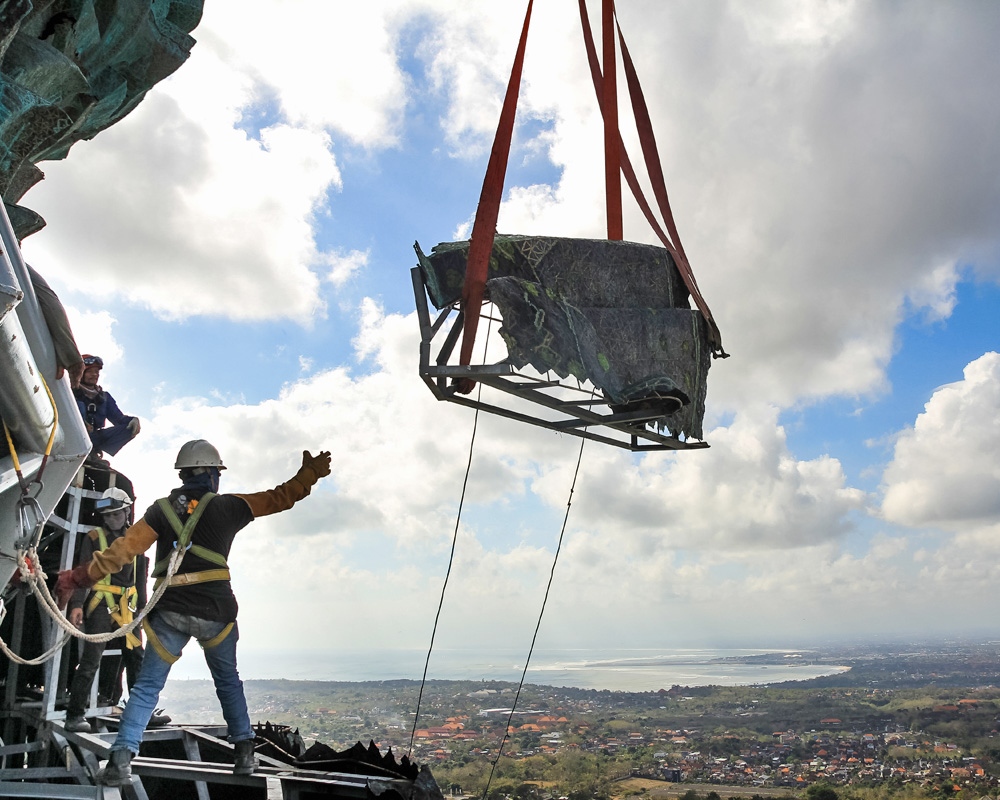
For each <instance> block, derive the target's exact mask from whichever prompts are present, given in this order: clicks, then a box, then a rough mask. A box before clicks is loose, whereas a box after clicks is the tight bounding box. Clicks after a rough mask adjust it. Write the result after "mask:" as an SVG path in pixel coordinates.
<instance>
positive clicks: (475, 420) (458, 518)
mask: <svg viewBox="0 0 1000 800" xmlns="http://www.w3.org/2000/svg"><path fill="white" fill-rule="evenodd" d="M491 322H492V317H487V321H486V337H485V339H484V340H483V363H484V364H485V363H486V349H487V347H488V346H489V341H490V326H491ZM455 324H456V325H461V324H462V318H461V315H459V317H458V318H457V319H456V321H455ZM482 394H483V385H482V384H481V383H480V384H479V388H478V390H477V393H476V415H475V417H474V418H473V421H472V438H471V439H470V440H469V460H468V462H467V463H466V465H465V478H464V479H463V480H462V495H461V497H460V498H459V500H458V515H457V516H456V518H455V530H454V532H453V533H452V536H451V553H450V554H449V556H448V568H447V569H446V570H445V573H444V583H443V584H442V585H441V598H440V599H439V600H438V607H437V613H435V614H434V627H433V628H432V629H431V643H430V646H429V647H428V648H427V659H426V660H425V661H424V675H423V677H422V678H421V679H420V692H419V694H418V695H417V710H416V713H414V715H413V728H412V729H411V730H410V747H409V750H408V751H407V754H408V755H409V754H411V753H413V739H414V737H415V736H416V734H417V723H418V721H419V720H420V704H421V702H422V701H423V698H424V686H425V685H426V683H427V669H428V667H429V665H430V663H431V652H432V651H433V650H434V637H435V636H436V635H437V628H438V620H439V619H441V609H442V607H443V606H444V593H445V591H446V590H447V589H448V578H449V577H450V576H451V566H452V564H453V563H454V561H455V544H456V543H457V542H458V526H459V524H460V523H461V521H462V508H463V507H464V505H465V490H466V488H467V487H468V485H469V473H470V472H471V471H472V451H473V448H474V447H475V444H476V430H477V429H478V428H479V400H480V398H481V397H482Z"/></svg>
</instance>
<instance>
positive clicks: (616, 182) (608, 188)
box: [580, 0, 625, 242]
mask: <svg viewBox="0 0 1000 800" xmlns="http://www.w3.org/2000/svg"><path fill="white" fill-rule="evenodd" d="M580 1H581V2H583V0H580ZM601 26H602V33H603V36H602V45H603V55H604V92H603V94H604V102H603V103H601V108H602V109H603V111H604V195H605V206H606V208H607V218H608V239H611V240H612V241H617V242H620V241H621V240H622V239H623V238H624V237H625V233H624V228H623V226H622V173H621V158H620V156H619V153H620V152H621V150H622V149H624V148H622V147H621V138H622V137H621V134H620V133H619V132H618V81H617V77H616V73H617V69H616V68H617V64H616V62H615V2H614V0H603V2H602V3H601ZM597 94H598V103H600V102H601V98H600V95H601V92H600V91H598V93H597Z"/></svg>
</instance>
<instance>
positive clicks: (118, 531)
mask: <svg viewBox="0 0 1000 800" xmlns="http://www.w3.org/2000/svg"><path fill="white" fill-rule="evenodd" d="M94 505H95V506H96V510H97V512H98V513H99V514H100V515H101V525H100V527H98V528H94V529H93V530H92V531H90V533H89V534H87V536H85V537H84V539H83V546H82V547H81V548H80V563H81V564H88V563H90V559H91V557H92V556H93V554H94V553H95V552H100V551H101V550H104V549H106V548H107V547H108V546H109V545H111V544H113V543H114V542H116V541H117V540H118V539H120V538H122V537H123V536H124V535H125V530H126V528H128V522H129V510H130V509H131V508H132V498H131V497H129V496H128V495H127V494H126V493H125V492H124V491H123V490H121V489H118V488H111V489H108V490H107V491H105V492H104V493H103V494H102V495H101V498H100V500H98V501H96V502H95V504H94ZM135 610H136V586H135V563H134V561H130V562H129V563H127V564H125V565H124V566H123V567H122V569H121V570H119V571H118V572H116V573H114V574H113V575H106V576H105V577H103V578H102V579H101V580H100V581H98V582H97V583H96V584H95V585H94V587H93V588H92V589H90V590H89V591H88V590H87V589H85V588H80V589H78V590H77V591H75V592H74V593H73V597H72V599H71V600H70V603H69V621H70V622H71V623H72V624H73V625H75V626H76V627H77V628H82V629H83V631H84V632H85V633H88V634H97V633H108V632H109V631H112V630H114V629H116V628H121V627H124V626H125V625H127V624H128V623H130V622H131V621H132V614H133V612H134V611H135ZM105 646H106V643H105V642H84V644H83V655H82V656H81V657H80V663H79V664H77V666H76V674H75V675H74V676H73V682H72V684H71V685H70V691H69V704H68V705H67V706H66V730H68V731H75V732H77V733H80V732H83V733H91V732H92V731H91V727H90V723H88V722H87V720H86V719H84V716H83V715H84V711H85V709H86V708H87V705H88V702H87V701H88V699H89V696H90V687H91V686H92V685H93V683H94V677H95V676H96V675H97V672H98V670H99V669H100V667H101V657H102V656H103V655H104V648H105ZM139 646H140V642H139V639H138V638H137V637H136V636H134V635H133V634H131V633H130V634H127V635H126V637H125V642H124V643H123V645H122V647H123V649H132V648H134V647H139Z"/></svg>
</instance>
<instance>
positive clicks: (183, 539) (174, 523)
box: [142, 492, 236, 664]
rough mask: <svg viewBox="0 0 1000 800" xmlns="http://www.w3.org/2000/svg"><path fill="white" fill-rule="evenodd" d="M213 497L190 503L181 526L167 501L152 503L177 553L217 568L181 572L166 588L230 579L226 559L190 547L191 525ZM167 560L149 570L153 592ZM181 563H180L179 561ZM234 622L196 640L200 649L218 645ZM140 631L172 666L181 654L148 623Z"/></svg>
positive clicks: (197, 546) (199, 516) (159, 562)
mask: <svg viewBox="0 0 1000 800" xmlns="http://www.w3.org/2000/svg"><path fill="white" fill-rule="evenodd" d="M213 497H215V494H214V493H213V492H208V493H206V494H204V495H203V496H202V498H201V501H197V500H195V501H193V503H194V504H195V507H194V510H193V511H191V514H190V515H189V516H188V518H187V522H185V523H183V524H182V523H181V520H180V518H179V517H178V516H177V514H176V512H175V511H174V509H173V508H171V506H170V502H169V501H168V500H167V498H165V497H162V498H160V499H159V500H157V501H156V504H157V506H159V508H160V510H161V511H162V512H163V515H164V516H165V517H166V518H167V522H169V523H170V527H171V528H173V529H174V534H176V536H177V543H176V544H175V547H176V548H178V549H180V550H186V551H188V552H190V553H193V554H194V555H196V556H198V557H199V558H203V559H204V560H205V561H211V562H212V563H213V564H218V565H219V567H220V568H219V569H206V570H201V571H200V572H182V573H178V574H175V575H174V576H173V577H172V578H171V579H170V582H169V583H168V584H167V586H168V588H171V589H172V588H174V587H175V586H190V585H192V584H195V583H205V582H207V581H228V580H229V579H230V575H229V564H227V563H226V558H225V556H223V555H222V554H221V553H217V552H215V551H214V550H210V549H209V548H207V547H202V546H201V545H197V544H191V543H190V542H191V536H192V535H193V534H194V529H195V526H196V525H197V524H198V520H200V519H201V515H202V514H203V513H204V512H205V509H206V508H207V507H208V504H209V502H210V501H211V500H212V498H213ZM169 561H170V556H167V557H166V558H163V559H161V560H160V561H158V562H157V564H156V566H154V567H153V572H152V577H154V578H156V582H155V583H154V584H153V591H156V589H157V588H159V586H160V584H161V583H163V579H164V576H165V575H166V572H167V563H168V562H169ZM181 563H183V561H182V562H181ZM235 624H236V623H234V622H230V623H229V624H228V625H227V626H226V627H225V628H223V629H222V631H221V632H220V633H219V635H218V636H215V637H213V638H211V639H208V640H207V641H204V642H202V641H199V642H198V644H200V645H201V646H202V649H204V650H209V649H211V648H212V647H215V646H216V645H218V644H220V643H221V642H222V641H223V640H224V639H225V638H226V637H227V636H228V635H229V634H230V632H231V631H232V629H233V626H234V625H235ZM142 629H143V630H144V631H146V636H148V637H149V643H150V644H151V645H152V646H153V649H154V650H156V653H157V655H159V656H160V658H162V659H163V660H164V661H166V662H167V663H168V664H173V663H174V662H175V661H176V660H177V659H178V658H180V657H181V654H180V653H178V654H177V655H174V654H173V653H171V652H170V651H169V650H167V648H166V647H164V646H163V643H162V642H161V641H160V639H159V637H158V636H157V635H156V633H155V632H154V631H153V628H152V626H151V625H150V624H149V620H148V618H147V619H144V620H143V621H142Z"/></svg>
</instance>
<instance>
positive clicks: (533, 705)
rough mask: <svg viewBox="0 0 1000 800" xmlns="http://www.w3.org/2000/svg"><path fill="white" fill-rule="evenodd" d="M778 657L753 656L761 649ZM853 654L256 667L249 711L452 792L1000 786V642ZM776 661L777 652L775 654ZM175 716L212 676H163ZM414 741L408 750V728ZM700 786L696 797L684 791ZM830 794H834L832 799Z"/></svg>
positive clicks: (188, 718)
mask: <svg viewBox="0 0 1000 800" xmlns="http://www.w3.org/2000/svg"><path fill="white" fill-rule="evenodd" d="M779 657H780V656H774V655H771V656H754V657H751V658H750V659H746V660H751V661H755V662H757V663H766V662H767V660H768V659H775V658H779ZM810 658H812V659H814V660H817V661H819V660H822V659H829V660H830V661H829V663H831V664H833V663H837V664H842V665H846V666H849V667H850V670H849V671H848V672H845V673H842V674H837V675H831V676H827V677H824V678H817V679H815V680H810V681H802V682H790V683H787V684H780V685H771V686H752V687H681V686H670V687H664V688H662V689H660V690H658V691H655V692H643V693H628V692H611V691H599V690H592V689H575V688H555V687H548V686H525V687H524V688H523V689H522V691H521V696H520V700H519V702H518V706H517V708H516V709H515V710H514V711H513V712H512V711H511V706H512V703H513V700H514V697H515V693H516V691H517V686H516V685H515V684H509V683H501V682H485V683H484V682H472V681H431V682H429V683H428V685H427V686H426V687H425V689H424V696H423V702H422V707H421V712H420V718H419V720H418V721H417V724H416V727H415V728H414V711H415V708H416V700H417V694H418V691H419V682H416V681H385V682H368V683H331V682H319V681H247V682H246V688H247V698H248V702H249V703H250V711H251V716H252V717H254V718H256V719H259V720H260V721H264V720H267V721H270V722H272V723H282V724H287V725H290V726H292V727H295V728H297V729H298V730H299V732H300V733H301V735H302V736H303V737H304V738H305V739H307V740H317V741H322V742H324V743H326V744H328V745H330V746H332V747H337V748H346V747H348V746H350V745H351V744H353V743H354V742H356V741H359V740H361V741H363V742H364V743H365V744H367V743H368V741H369V740H374V741H375V743H376V744H377V745H378V746H379V748H380V749H382V750H386V749H389V748H391V749H392V750H393V752H394V753H396V754H397V756H399V755H403V754H406V753H407V752H411V758H412V759H413V760H416V761H417V762H418V763H426V764H428V765H430V767H431V769H432V771H433V773H434V776H435V777H436V779H437V780H438V783H439V785H440V786H441V788H442V790H443V791H445V792H446V793H450V794H455V795H462V794H476V795H479V796H482V793H483V790H484V789H485V787H486V781H487V776H488V775H489V772H490V769H491V766H492V762H493V761H495V760H496V759H497V753H498V751H499V748H500V743H501V740H503V739H504V736H505V733H506V737H507V738H506V742H505V743H504V746H503V755H502V757H501V758H500V759H499V762H498V763H497V767H496V770H495V774H494V777H493V780H492V783H491V786H490V795H491V797H492V796H493V795H495V796H496V798H498V800H500V799H501V798H504V797H510V798H515V797H535V796H537V797H553V798H556V797H567V798H570V800H582V798H587V797H611V796H620V795H628V794H638V795H645V794H657V793H659V794H675V795H677V794H683V793H685V792H687V793H689V794H690V792H691V791H692V785H694V787H695V788H696V789H698V788H700V789H703V790H704V791H705V792H708V791H714V792H715V793H716V794H718V795H719V796H720V797H725V796H727V795H726V789H727V787H730V788H732V789H733V790H734V791H736V789H742V790H743V791H742V792H741V793H740V796H746V793H747V790H752V791H751V793H752V794H760V795H762V796H766V795H768V794H788V793H789V792H790V791H794V790H796V789H805V788H808V787H814V788H815V787H827V786H829V787H836V788H837V790H839V791H840V792H841V793H842V794H843V793H845V792H846V793H848V794H850V793H852V792H854V793H856V792H858V791H860V790H861V789H862V788H865V787H868V788H870V787H879V788H880V790H881V791H883V792H890V793H891V792H893V791H903V792H906V793H909V794H913V793H914V792H916V793H917V795H919V796H932V795H933V796H934V797H941V796H956V797H958V798H960V800H961V799H962V798H963V797H964V796H966V795H967V796H968V797H969V798H975V800H979V798H980V797H982V796H983V795H987V794H989V795H996V794H997V789H998V787H1000V735H998V718H1000V689H998V688H997V687H1000V647H998V646H997V645H995V644H993V643H977V644H968V643H951V644H944V645H941V644H935V645H908V646H907V647H906V648H889V647H885V648H870V647H868V648H866V647H858V648H842V647H841V648H831V649H829V650H827V651H823V652H813V653H810ZM775 663H777V662H775ZM164 699H165V701H166V702H168V703H169V704H170V707H169V709H168V710H169V711H170V712H171V713H172V714H173V716H174V718H175V719H177V720H183V721H185V722H208V721H214V716H215V715H216V714H217V711H216V708H217V705H216V703H217V701H216V700H215V697H214V691H213V690H212V689H211V684H210V682H207V681H206V682H202V681H184V682H173V683H171V684H168V688H167V691H166V692H165V694H164ZM411 736H412V741H413V746H412V751H410V741H411ZM688 800H693V798H690V797H689V798H688ZM829 800H832V798H830V799H829Z"/></svg>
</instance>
